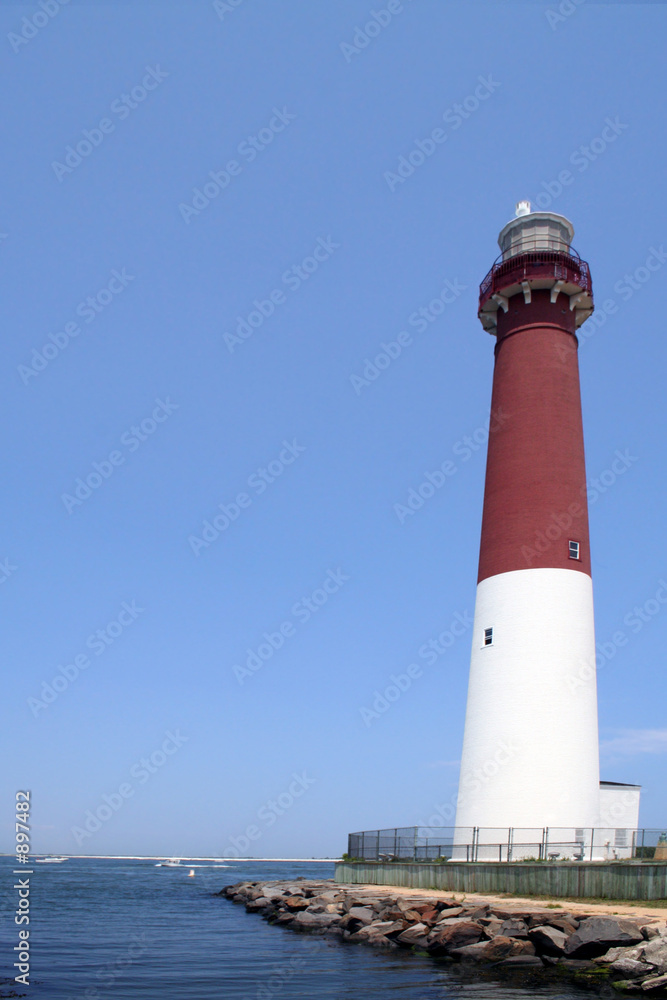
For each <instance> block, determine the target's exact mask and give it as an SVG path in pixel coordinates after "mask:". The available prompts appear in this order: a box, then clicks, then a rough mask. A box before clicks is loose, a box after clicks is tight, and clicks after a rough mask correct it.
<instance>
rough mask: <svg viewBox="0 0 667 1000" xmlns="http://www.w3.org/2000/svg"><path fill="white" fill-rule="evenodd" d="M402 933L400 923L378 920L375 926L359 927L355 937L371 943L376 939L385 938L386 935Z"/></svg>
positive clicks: (401, 924)
mask: <svg viewBox="0 0 667 1000" xmlns="http://www.w3.org/2000/svg"><path fill="white" fill-rule="evenodd" d="M402 931H403V923H402V921H400V920H380V921H379V922H378V923H376V924H368V925H367V926H366V927H360V928H359V930H358V931H357V937H358V938H360V939H362V940H363V939H364V938H365V939H366V940H367V941H371V940H372V939H373V938H376V937H386V936H387V935H388V934H396V933H399V934H400V933H401V932H402Z"/></svg>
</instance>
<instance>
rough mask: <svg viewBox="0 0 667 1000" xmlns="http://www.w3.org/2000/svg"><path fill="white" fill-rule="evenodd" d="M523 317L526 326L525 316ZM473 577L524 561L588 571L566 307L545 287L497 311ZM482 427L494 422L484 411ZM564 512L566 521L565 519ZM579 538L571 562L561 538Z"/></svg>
mask: <svg viewBox="0 0 667 1000" xmlns="http://www.w3.org/2000/svg"><path fill="white" fill-rule="evenodd" d="M530 324H532V325H530ZM491 411H492V414H493V415H495V416H496V417H497V416H498V415H500V414H502V419H501V420H497V422H496V429H495V430H494V431H493V433H491V434H490V436H489V450H488V458H487V467H486V486H485V491H484V514H483V520H482V539H481V546H480V560H479V580H484V579H486V578H487V577H489V576H494V575H495V574H497V573H506V572H509V571H510V570H519V569H529V568H534V567H555V568H562V569H571V570H575V571H578V572H581V573H588V574H589V575H590V571H591V562H590V545H589V537H588V506H587V502H586V487H585V482H586V469H585V463H584V441H583V428H582V420H581V399H580V392H579V366H578V356H577V342H576V338H575V336H574V313H572V312H570V310H569V302H568V299H567V297H566V296H564V295H559V296H558V299H557V301H556V302H555V303H554V304H552V303H551V302H550V299H549V292H548V291H538V292H533V295H532V302H531V304H530V305H526V304H524V300H523V294H520V295H514V296H513V297H512V298H511V299H510V307H509V311H508V312H507V313H506V314H505V313H502V311H500V312H499V314H498V341H497V346H496V363H495V371H494V377H493V398H492V404H491ZM491 426H492V427H493V426H494V424H493V420H492V425H491ZM568 521H569V522H570V524H569V525H568ZM570 539H572V540H574V541H578V542H579V543H580V546H581V549H580V555H581V561H580V562H577V561H575V560H573V559H570V558H569V552H568V541H569V540H570Z"/></svg>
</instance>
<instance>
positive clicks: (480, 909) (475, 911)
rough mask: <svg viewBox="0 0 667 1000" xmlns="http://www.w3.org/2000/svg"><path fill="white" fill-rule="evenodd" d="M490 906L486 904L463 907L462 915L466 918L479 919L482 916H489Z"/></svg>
mask: <svg viewBox="0 0 667 1000" xmlns="http://www.w3.org/2000/svg"><path fill="white" fill-rule="evenodd" d="M489 910H490V907H489V906H487V905H486V904H485V905H484V906H473V907H465V908H464V909H463V908H462V916H464V917H465V918H466V920H479V919H480V917H488V915H489Z"/></svg>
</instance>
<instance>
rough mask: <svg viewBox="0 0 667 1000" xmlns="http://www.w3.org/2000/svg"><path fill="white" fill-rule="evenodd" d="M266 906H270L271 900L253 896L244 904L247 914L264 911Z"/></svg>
mask: <svg viewBox="0 0 667 1000" xmlns="http://www.w3.org/2000/svg"><path fill="white" fill-rule="evenodd" d="M267 906H271V900H270V899H267V898H266V896H254V897H253V898H252V899H251V900H250V901H249V902H247V903H246V904H245V908H246V910H247V911H248V913H258V912H259V911H260V910H265V909H266V907H267Z"/></svg>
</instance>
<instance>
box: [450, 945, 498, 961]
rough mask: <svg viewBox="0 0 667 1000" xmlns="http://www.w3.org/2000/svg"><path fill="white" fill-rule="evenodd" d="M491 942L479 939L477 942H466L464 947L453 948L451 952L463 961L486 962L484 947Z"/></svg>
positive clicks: (454, 956) (453, 956)
mask: <svg viewBox="0 0 667 1000" xmlns="http://www.w3.org/2000/svg"><path fill="white" fill-rule="evenodd" d="M489 943H490V942H489V941H478V942H477V944H466V945H464V946H463V948H453V949H452V950H451V951H450V952H449V954H450V955H451V956H452V958H458V959H459V961H461V962H484V961H486V955H485V954H484V949H485V948H486V946H487V944H489Z"/></svg>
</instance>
